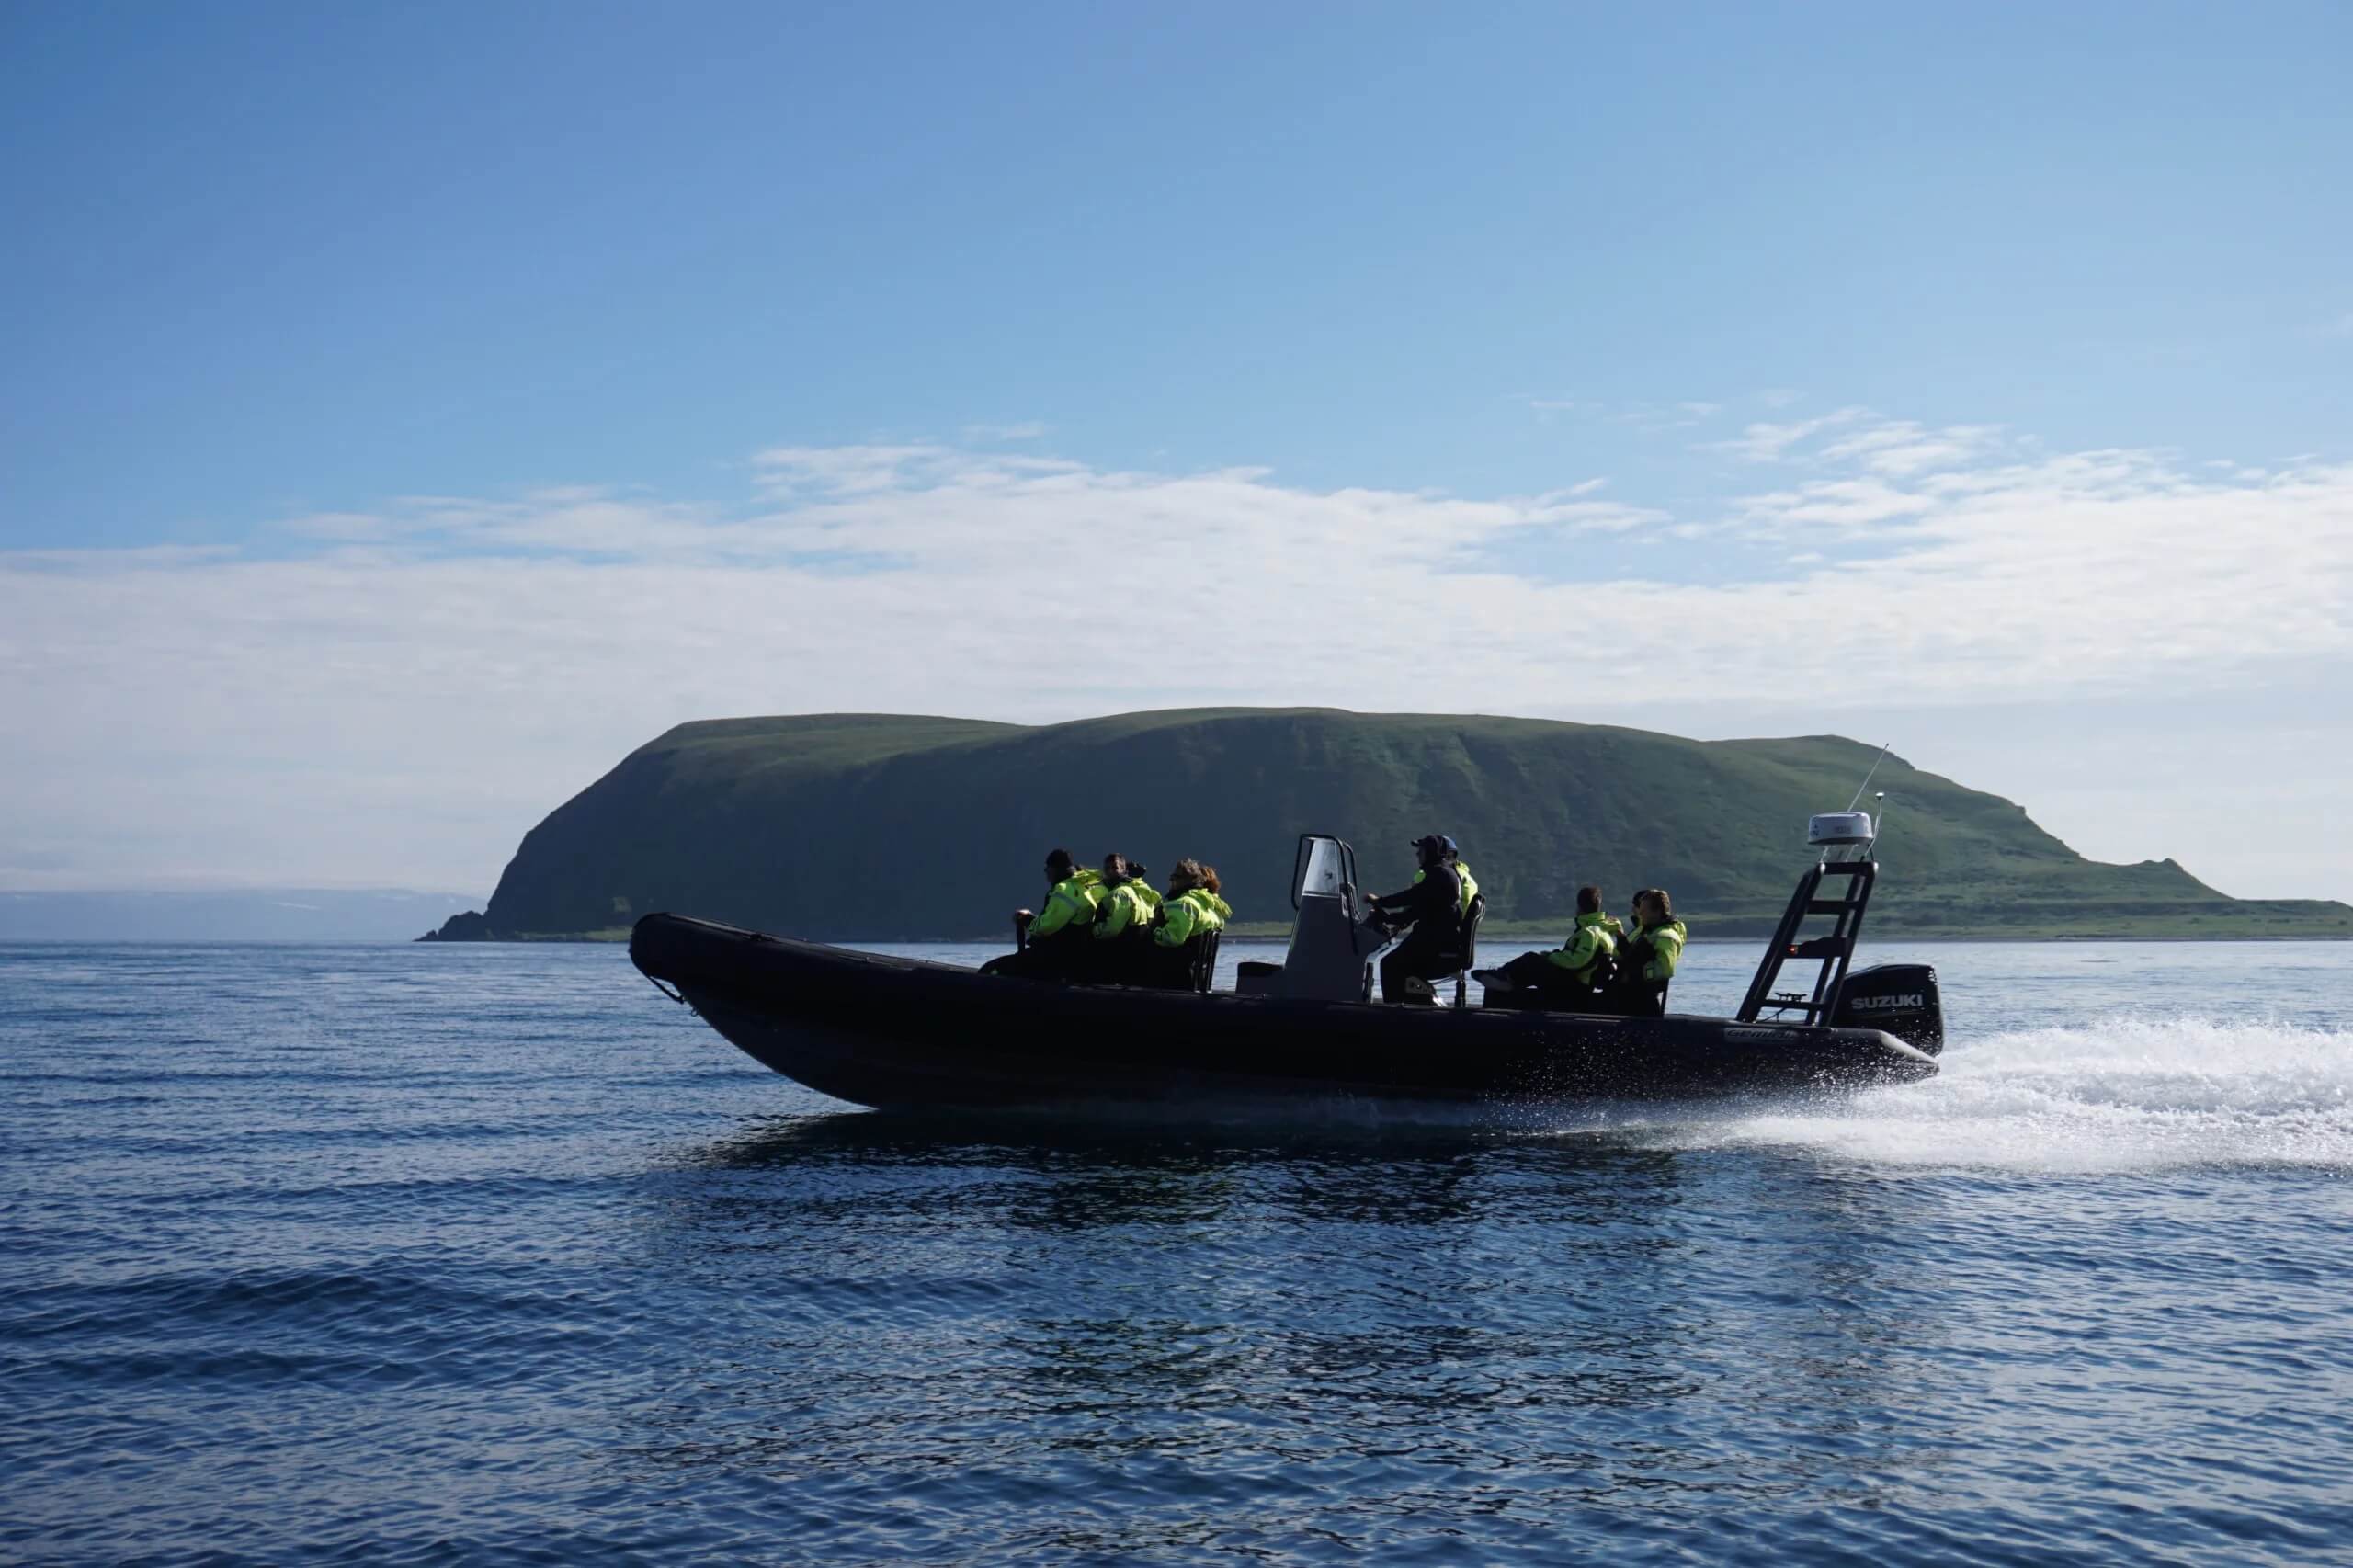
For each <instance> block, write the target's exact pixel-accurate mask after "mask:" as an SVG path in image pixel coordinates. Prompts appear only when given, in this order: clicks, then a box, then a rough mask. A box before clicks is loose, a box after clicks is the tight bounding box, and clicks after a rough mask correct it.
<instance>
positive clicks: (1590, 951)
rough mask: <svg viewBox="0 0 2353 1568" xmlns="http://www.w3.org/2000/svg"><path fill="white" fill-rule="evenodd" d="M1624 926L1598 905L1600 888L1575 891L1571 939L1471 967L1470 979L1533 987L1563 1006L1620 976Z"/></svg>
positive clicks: (1493, 985)
mask: <svg viewBox="0 0 2353 1568" xmlns="http://www.w3.org/2000/svg"><path fill="white" fill-rule="evenodd" d="M1625 935H1626V928H1625V927H1624V926H1620V925H1619V924H1618V917H1617V916H1616V915H1611V914H1609V913H1608V912H1607V911H1606V910H1604V909H1603V908H1602V897H1601V890H1600V889H1599V888H1597V887H1594V886H1591V885H1587V886H1586V887H1582V888H1579V889H1578V890H1577V918H1576V924H1575V925H1574V926H1572V927H1571V928H1570V930H1569V939H1568V940H1567V941H1565V942H1563V943H1562V944H1561V945H1560V946H1559V947H1558V948H1555V949H1552V951H1550V952H1542V953H1522V954H1520V955H1519V957H1518V958H1516V959H1514V960H1511V962H1509V963H1507V964H1505V965H1504V966H1503V967H1502V968H1500V969H1481V970H1473V971H1472V973H1471V978H1472V979H1473V980H1475V981H1477V982H1478V983H1480V984H1482V985H1483V986H1485V987H1487V989H1488V990H1490V991H1498V990H1510V989H1521V990H1532V991H1540V992H1542V993H1543V994H1545V996H1546V997H1548V998H1556V999H1558V1001H1559V1002H1561V1003H1562V1004H1563V1005H1568V1004H1573V1003H1575V1002H1579V1001H1585V1000H1590V999H1591V998H1592V997H1593V995H1594V994H1595V993H1596V992H1597V991H1600V990H1603V989H1605V988H1607V987H1608V986H1609V985H1610V984H1611V983H1613V982H1615V981H1616V979H1617V978H1618V944H1619V942H1620V940H1622V939H1623V938H1624V937H1625Z"/></svg>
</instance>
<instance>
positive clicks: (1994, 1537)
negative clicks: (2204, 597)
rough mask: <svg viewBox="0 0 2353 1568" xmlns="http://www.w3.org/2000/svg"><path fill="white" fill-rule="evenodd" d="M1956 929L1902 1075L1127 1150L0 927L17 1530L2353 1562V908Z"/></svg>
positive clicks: (1169, 1128)
mask: <svg viewBox="0 0 2353 1568" xmlns="http://www.w3.org/2000/svg"><path fill="white" fill-rule="evenodd" d="M1238 946H1239V945H1237V947H1238ZM1905 951H1906V950H1905V949H1895V948H1883V949H1879V950H1878V952H1877V953H1876V954H1875V956H1878V957H1895V956H1902V955H1903V954H1904V952H1905ZM1917 952H1918V955H1919V956H1926V957H1927V958H1929V959H1930V960H1931V961H1934V962H1935V963H1937V964H1938V967H1939V969H1940V970H1941V971H1942V973H1943V976H1944V980H1945V984H1946V994H1947V1006H1948V1010H1949V1017H1950V1018H1951V1021H1952V1025H1953V1031H1954V1039H1953V1042H1952V1044H1951V1047H1950V1049H1949V1051H1948V1053H1947V1056H1946V1059H1945V1066H1946V1070H1945V1073H1944V1074H1943V1075H1942V1076H1941V1077H1939V1078H1938V1079H1937V1080H1935V1081H1933V1082H1930V1083H1927V1084H1924V1085H1914V1086H1910V1087H1905V1088H1902V1089H1893V1090H1886V1091H1881V1092H1878V1093H1874V1094H1871V1095H1868V1096H1862V1097H1860V1098H1858V1099H1856V1100H1854V1101H1852V1102H1851V1103H1847V1104H1842V1105H1818V1104H1793V1105H1763V1106H1748V1107H1743V1108H1736V1109H1732V1110H1725V1109H1721V1108H1720V1109H1714V1110H1708V1111H1699V1110H1692V1109H1688V1108H1674V1107H1649V1108H1640V1107H1609V1108H1582V1109H1574V1110H1563V1111H1560V1112H1557V1113H1553V1114H1549V1115H1546V1116H1542V1117H1538V1118H1532V1119H1531V1118H1529V1117H1526V1116H1521V1117H1517V1118H1513V1119H1510V1121H1509V1122H1508V1123H1507V1124H1506V1123H1500V1122H1498V1123H1488V1122H1483V1121H1482V1120H1480V1119H1476V1118H1469V1117H1465V1118H1463V1119H1457V1120H1454V1121H1451V1122H1438V1123H1433V1122H1430V1121H1419V1122H1409V1121H1400V1120H1398V1119H1395V1118H1394V1117H1393V1116H1387V1115H1383V1114H1382V1113H1380V1112H1378V1111H1376V1110H1374V1109H1372V1108H1367V1107H1363V1106H1356V1105H1347V1104H1335V1105H1332V1106H1328V1107H1324V1108H1318V1109H1317V1110H1315V1111H1313V1112H1309V1113H1304V1114H1302V1115H1300V1116H1298V1117H1296V1118H1295V1119H1292V1120H1290V1121H1288V1122H1280V1123H1277V1122H1253V1121H1247V1120H1232V1119H1229V1120H1225V1121H1222V1122H1216V1123H1211V1124H1198V1125H1189V1124H1183V1123H1166V1124H1159V1125H1150V1126H1136V1125H1130V1126H1104V1125H1099V1124H1088V1123H1085V1122H1063V1123H1055V1122H1046V1121H1036V1120H1028V1121H1015V1122H1005V1121H996V1122H990V1121H977V1120H955V1119H935V1120H917V1119H905V1118H898V1117H883V1116H880V1115H875V1114H871V1113H867V1112H859V1111H850V1110H847V1109H845V1108H841V1107H839V1106H837V1105H835V1104H833V1103H832V1102H828V1101H825V1100H824V1099H821V1098H820V1097H818V1096H814V1095H813V1094H810V1093H808V1092H807V1091H805V1090H802V1089H801V1088H799V1087H797V1086H795V1085H791V1084H789V1083H787V1082H785V1081H784V1080H783V1079H781V1078H778V1077H776V1076H774V1075H772V1074H768V1073H767V1072H765V1071H764V1070H762V1069H760V1068H759V1067H757V1066H756V1065H755V1064H753V1063H752V1062H749V1061H748V1060H746V1059H745V1058H743V1057H741V1056H739V1055H738V1054H737V1053H736V1052H735V1051H733V1049H732V1048H731V1047H729V1046H728V1045H726V1044H725V1042H723V1041H722V1040H720V1039H719V1038H718V1037H717V1036H716V1035H714V1034H712V1033H710V1031H709V1030H708V1029H706V1028H703V1027H702V1026H701V1025H700V1024H699V1023H698V1022H697V1021H696V1020H695V1019H694V1018H693V1017H692V1016H691V1015H690V1014H688V1013H687V1012H686V1011H685V1010H684V1009H682V1008H679V1007H676V1006H672V1005H671V1004H669V1003H668V1002H666V1001H665V1000H663V999H662V998H661V997H659V996H657V995H656V994H654V991H653V990H652V989H651V988H650V987H649V986H647V985H646V984H645V983H643V982H642V981H641V980H640V979H639V978H638V977H637V975H636V973H635V971H633V970H631V968H630V967H629V965H628V961H627V959H626V957H625V956H624V955H623V954H622V953H621V951H620V949H613V948H560V947H532V948H505V947H485V948H470V947H426V948H415V947H341V948H287V947H221V948H161V947H139V948H78V947H77V948H67V947H16V948H0V1075H5V1079H6V1082H5V1084H0V1560H13V1561H35V1562H120V1561H126V1560H131V1559H134V1558H135V1559H142V1560H148V1561H159V1562H190V1561H199V1560H201V1561H205V1562H240V1561H243V1562H290V1561H299V1560H306V1559H313V1558H321V1557H341V1558H347V1559H349V1560H352V1561H366V1562H411V1561H415V1562H469V1561H474V1562H498V1561H510V1560H529V1561H546V1562H555V1561H564V1562H571V1561H600V1562H606V1561H609V1562H620V1561H629V1560H631V1559H646V1560H661V1561H675V1562H688V1561H697V1562H699V1561H708V1560H748V1561H761V1562H789V1561H844V1562H851V1561H855V1562H870V1561H889V1560H895V1559H918V1558H919V1559H924V1560H929V1561H961V1562H1192V1561H1202V1560H1213V1559H1217V1558H1221V1557H1233V1558H1243V1559H1258V1560H1270V1561H1302V1560H1313V1561H1334V1562H1338V1561H1349V1562H1354V1561H1370V1562H1421V1561H1428V1562H1555V1561H1560V1560H1563V1559H1569V1558H1590V1559H1594V1560H1598V1561H1603V1562H1672V1561H1691V1562H1727V1561H1740V1562H1806V1563H1819V1562H1858V1563H1860V1562H2005V1563H2053V1562H2156V1561H2164V1562H2197V1563H2244V1562H2283V1563H2284V1562H2295V1563H2309V1562H2353V1289H2349V1287H2353V1267H2348V1262H2347V1260H2348V1258H2353V1181H2348V1176H2353V1054H2348V1049H2349V1048H2353V948H2348V947H2344V946H2335V945H2311V946H2302V945H2262V946H2245V947H2224V946H2211V947H2209V946H2187V945H2150V946H2130V945H2116V946H2099V945H2081V946H2048V947H2028V946H2019V947H2002V946H1969V947H1948V948H1939V949H1918V950H1917ZM949 956H955V955H954V953H953V952H952V951H951V952H950V953H949ZM1227 956H1228V959H1229V960H1233V959H1235V958H1239V957H1242V956H1246V955H1245V953H1243V952H1241V951H1229V953H1228V955H1227ZM1495 956H1497V957H1500V956H1503V955H1500V954H1497V955H1495ZM1753 956H1754V955H1753V952H1752V951H1751V950H1750V949H1747V948H1745V947H1743V948H1733V947H1711V946H1696V947H1694V949H1692V950H1691V955H1690V958H1689V960H1688V970H1687V975H1686V978H1685V979H1684V980H1683V981H1681V982H1679V983H1678V990H1677V1005H1678V1006H1683V1007H1688V1008H1690V1009H1692V1010H1716V1009H1721V1008H1722V1007H1724V1006H1728V1005H1729V1004H1730V1003H1731V1002H1733V1000H1735V999H1736V998H1737V995H1738V993H1739V990H1740V987H1741V984H1742V983H1743V982H1744V981H1745V977H1746V971H1747V967H1748V965H1749V962H1750V961H1751V960H1752V958H1753ZM1105 1049H1107V1050H1111V1049H1116V1042H1113V1041H1108V1040H1107V1041H1106V1042H1105Z"/></svg>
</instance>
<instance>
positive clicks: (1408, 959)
mask: <svg viewBox="0 0 2353 1568" xmlns="http://www.w3.org/2000/svg"><path fill="white" fill-rule="evenodd" d="M1414 854H1415V857H1416V858H1418V859H1419V860H1420V861H1421V869H1420V870H1419V871H1418V872H1416V873H1415V877H1414V880H1413V881H1412V882H1411V883H1410V884H1409V885H1408V886H1406V888H1405V889H1404V891H1403V892H1392V893H1389V894H1386V895H1385V896H1383V897H1381V898H1376V899H1374V900H1372V901H1371V902H1372V912H1373V914H1374V915H1375V916H1376V917H1378V918H1379V919H1380V920H1381V922H1382V923H1383V924H1384V925H1386V926H1390V927H1391V928H1392V929H1393V928H1395V927H1396V926H1403V925H1405V924H1407V923H1409V922H1410V923H1411V924H1412V926H1413V930H1412V931H1410V932H1408V933H1407V934H1406V937H1405V939H1404V941H1402V942H1400V943H1398V944H1397V945H1396V946H1395V947H1393V948H1392V949H1389V952H1388V954H1387V955H1386V956H1385V957H1383V958H1382V959H1381V995H1382V996H1383V997H1384V998H1386V999H1387V1000H1389V1001H1392V1002H1401V1001H1404V1000H1406V999H1407V997H1408V994H1409V993H1410V994H1412V995H1413V996H1414V998H1415V999H1416V1000H1424V1001H1434V1000H1435V999H1436V998H1435V997H1433V996H1428V995H1427V994H1426V993H1427V991H1428V987H1427V986H1426V985H1425V986H1410V985H1408V984H1407V982H1408V981H1413V980H1420V981H1429V980H1438V979H1441V978H1443V977H1444V976H1446V975H1449V974H1451V973H1453V972H1454V969H1453V964H1454V958H1455V955H1456V954H1457V953H1458V952H1459V951H1460V950H1461V936H1462V915H1463V910H1464V908H1465V907H1466V906H1467V905H1468V903H1469V900H1467V899H1465V898H1464V897H1463V895H1462V877H1461V873H1460V872H1458V871H1457V870H1456V869H1454V840H1452V839H1450V838H1448V837H1445V836H1443V835H1438V834H1435V833H1433V834H1430V835H1427V836H1425V837H1421V838H1417V839H1415V840H1414Z"/></svg>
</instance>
